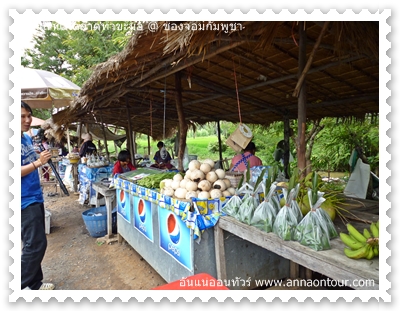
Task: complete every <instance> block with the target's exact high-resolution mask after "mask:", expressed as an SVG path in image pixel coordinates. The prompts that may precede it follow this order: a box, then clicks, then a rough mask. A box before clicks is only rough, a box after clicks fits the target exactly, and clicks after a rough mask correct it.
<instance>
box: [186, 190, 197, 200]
mask: <svg viewBox="0 0 400 311" xmlns="http://www.w3.org/2000/svg"><path fill="white" fill-rule="evenodd" d="M190 198H197V191H188V192H186V200H190Z"/></svg>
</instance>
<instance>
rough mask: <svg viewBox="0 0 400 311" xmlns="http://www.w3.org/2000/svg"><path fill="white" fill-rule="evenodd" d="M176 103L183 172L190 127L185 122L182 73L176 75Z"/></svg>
mask: <svg viewBox="0 0 400 311" xmlns="http://www.w3.org/2000/svg"><path fill="white" fill-rule="evenodd" d="M175 90H176V92H175V102H176V111H177V113H178V119H179V153H178V161H179V162H178V163H179V164H178V169H179V171H181V172H183V170H184V168H183V156H184V153H185V147H186V136H187V130H188V126H187V123H186V120H185V113H184V111H183V105H182V84H181V73H180V72H176V73H175Z"/></svg>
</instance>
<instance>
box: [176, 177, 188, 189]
mask: <svg viewBox="0 0 400 311" xmlns="http://www.w3.org/2000/svg"><path fill="white" fill-rule="evenodd" d="M188 181H190V179H185V178H184V179H182V180H181V181H180V182H179V188H185V189H186V184H187V182H188Z"/></svg>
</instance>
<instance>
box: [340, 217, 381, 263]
mask: <svg viewBox="0 0 400 311" xmlns="http://www.w3.org/2000/svg"><path fill="white" fill-rule="evenodd" d="M347 230H348V232H349V233H348V234H346V233H343V232H341V233H340V239H341V240H342V242H343V243H344V244H345V245H346V246H348V247H349V248H344V253H345V255H346V256H347V257H349V258H352V259H360V258H365V259H368V260H371V259H372V258H374V257H376V256H378V255H379V221H377V222H376V223H371V225H370V230H368V229H367V228H365V229H364V231H363V233H361V232H359V231H358V230H357V229H356V228H354V227H353V226H352V225H351V224H350V223H348V224H347Z"/></svg>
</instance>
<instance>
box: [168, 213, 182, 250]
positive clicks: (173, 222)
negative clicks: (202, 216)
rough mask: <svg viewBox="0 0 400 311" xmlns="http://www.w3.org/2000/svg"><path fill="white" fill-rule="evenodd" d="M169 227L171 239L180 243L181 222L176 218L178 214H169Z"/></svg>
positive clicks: (175, 242)
mask: <svg viewBox="0 0 400 311" xmlns="http://www.w3.org/2000/svg"><path fill="white" fill-rule="evenodd" d="M167 228H168V235H169V238H170V239H171V241H172V242H173V243H174V244H178V242H179V240H180V238H181V230H180V228H179V223H178V221H177V219H176V216H175V215H174V214H172V213H171V214H169V216H168V217H167Z"/></svg>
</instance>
